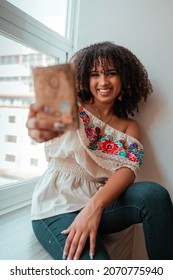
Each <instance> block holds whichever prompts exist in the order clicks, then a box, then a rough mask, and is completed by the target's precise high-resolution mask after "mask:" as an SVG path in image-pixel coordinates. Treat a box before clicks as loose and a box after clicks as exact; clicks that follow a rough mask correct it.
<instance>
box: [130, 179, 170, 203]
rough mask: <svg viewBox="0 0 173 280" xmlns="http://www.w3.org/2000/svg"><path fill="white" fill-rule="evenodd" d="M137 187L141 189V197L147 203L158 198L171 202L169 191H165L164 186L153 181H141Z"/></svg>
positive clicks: (137, 183)
mask: <svg viewBox="0 0 173 280" xmlns="http://www.w3.org/2000/svg"><path fill="white" fill-rule="evenodd" d="M135 185H136V186H138V187H140V190H141V196H143V198H144V197H145V199H147V201H150V200H153V199H154V198H157V199H158V200H160V201H170V195H169V192H168V191H167V189H165V188H164V187H163V186H162V185H160V184H158V183H155V182H152V181H141V182H136V183H135Z"/></svg>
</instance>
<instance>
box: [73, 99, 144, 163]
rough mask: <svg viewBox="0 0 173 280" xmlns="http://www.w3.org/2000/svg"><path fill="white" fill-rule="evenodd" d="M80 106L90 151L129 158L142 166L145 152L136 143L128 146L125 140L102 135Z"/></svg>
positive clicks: (79, 109) (79, 110)
mask: <svg viewBox="0 0 173 280" xmlns="http://www.w3.org/2000/svg"><path fill="white" fill-rule="evenodd" d="M78 105H79V107H78V112H79V116H80V118H81V119H82V121H83V125H84V129H85V133H86V135H87V139H88V140H89V146H88V149H90V150H95V151H96V150H97V151H101V152H103V153H106V154H112V155H116V156H119V157H122V158H127V159H129V160H130V161H133V162H138V163H139V164H140V165H141V164H142V158H143V150H142V149H140V148H139V146H138V144H137V143H136V142H133V143H131V144H129V145H128V144H127V143H126V141H125V139H123V138H122V139H115V138H114V137H113V135H111V134H105V133H102V132H101V129H100V127H98V126H96V125H95V124H93V123H91V124H90V118H89V116H88V114H87V113H86V112H85V111H84V108H83V106H82V105H81V104H80V103H79V104H78Z"/></svg>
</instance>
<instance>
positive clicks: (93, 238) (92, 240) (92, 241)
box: [89, 233, 96, 260]
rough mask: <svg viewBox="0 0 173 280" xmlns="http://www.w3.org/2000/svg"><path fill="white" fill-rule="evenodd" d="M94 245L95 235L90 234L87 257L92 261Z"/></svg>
mask: <svg viewBox="0 0 173 280" xmlns="http://www.w3.org/2000/svg"><path fill="white" fill-rule="evenodd" d="M95 244H96V234H94V233H91V234H90V252H89V256H90V259H91V260H93V259H94V254H95Z"/></svg>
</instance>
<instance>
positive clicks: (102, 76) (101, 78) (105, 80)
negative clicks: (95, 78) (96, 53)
mask: <svg viewBox="0 0 173 280" xmlns="http://www.w3.org/2000/svg"><path fill="white" fill-rule="evenodd" d="M108 83H109V81H108V78H107V76H106V75H105V74H103V73H102V74H100V76H99V85H100V86H103V85H107V84H108Z"/></svg>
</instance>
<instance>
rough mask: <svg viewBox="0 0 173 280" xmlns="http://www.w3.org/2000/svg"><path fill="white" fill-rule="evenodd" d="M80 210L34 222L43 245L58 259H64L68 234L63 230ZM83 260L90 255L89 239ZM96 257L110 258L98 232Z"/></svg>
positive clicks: (99, 258) (38, 237) (35, 231)
mask: <svg viewBox="0 0 173 280" xmlns="http://www.w3.org/2000/svg"><path fill="white" fill-rule="evenodd" d="M77 214H78V212H74V213H68V214H61V215H57V216H54V217H51V218H47V219H42V220H37V221H33V222H32V226H33V230H34V233H35V235H36V237H37V239H38V240H39V242H40V243H41V245H42V246H43V247H44V248H45V249H46V250H47V251H48V252H49V254H50V255H51V256H52V257H53V259H56V260H62V259H63V250H64V246H65V242H66V239H67V235H65V234H62V233H61V232H62V231H63V230H65V229H67V228H68V227H69V226H70V225H71V223H72V222H73V220H74V219H75V217H76V215H77ZM80 259H81V260H82V259H83V260H88V259H90V257H89V241H87V242H86V245H85V248H84V250H83V253H82V255H81V258H80ZM94 259H97V260H105V259H109V255H108V253H107V251H106V249H105V247H104V245H103V244H102V240H101V238H100V236H99V234H97V238H96V252H95V255H94Z"/></svg>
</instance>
